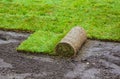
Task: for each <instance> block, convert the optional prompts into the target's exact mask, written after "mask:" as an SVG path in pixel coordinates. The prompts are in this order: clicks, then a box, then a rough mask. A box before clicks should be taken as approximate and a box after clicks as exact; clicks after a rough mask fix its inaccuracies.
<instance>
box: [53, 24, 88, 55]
mask: <svg viewBox="0 0 120 79" xmlns="http://www.w3.org/2000/svg"><path fill="white" fill-rule="evenodd" d="M86 39H87V35H86V32H85V30H84V29H83V28H81V27H79V26H77V27H74V28H72V29H71V30H70V32H68V34H67V35H66V36H65V37H64V38H63V39H62V40H61V41H60V42H59V43H58V44H57V45H56V47H55V52H56V54H57V55H59V56H64V57H73V56H76V54H77V52H78V50H79V49H80V47H81V46H82V45H83V43H84V42H85V41H86Z"/></svg>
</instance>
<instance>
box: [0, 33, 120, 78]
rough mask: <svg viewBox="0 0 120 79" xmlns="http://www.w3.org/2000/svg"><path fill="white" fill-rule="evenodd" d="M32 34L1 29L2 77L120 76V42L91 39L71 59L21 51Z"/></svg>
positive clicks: (0, 67) (0, 58)
mask: <svg viewBox="0 0 120 79" xmlns="http://www.w3.org/2000/svg"><path fill="white" fill-rule="evenodd" d="M28 36H29V34H27V33H15V32H4V31H0V79H120V43H115V42H101V41H92V40H87V42H86V43H85V45H84V46H83V47H82V49H81V50H80V51H79V53H78V55H77V57H75V58H73V59H67V58H59V57H55V56H47V55H41V54H39V55H33V54H30V53H29V54H28V53H20V52H17V51H16V47H17V46H18V45H19V44H20V42H21V41H23V40H24V39H26V38H27V37H28Z"/></svg>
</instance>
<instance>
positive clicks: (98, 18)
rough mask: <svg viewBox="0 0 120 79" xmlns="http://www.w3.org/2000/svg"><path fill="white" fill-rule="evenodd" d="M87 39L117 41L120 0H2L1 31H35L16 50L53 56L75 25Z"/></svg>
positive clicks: (119, 22) (118, 39) (0, 13)
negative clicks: (81, 29) (83, 30)
mask: <svg viewBox="0 0 120 79" xmlns="http://www.w3.org/2000/svg"><path fill="white" fill-rule="evenodd" d="M77 25H79V26H81V27H83V28H84V29H85V30H86V32H87V36H88V38H91V39H99V40H110V41H119V42H120V0H1V1H0V29H6V30H21V31H32V32H34V33H33V34H31V36H30V37H28V39H27V40H25V41H24V42H23V43H21V45H20V46H19V47H18V48H17V50H22V51H28V52H33V53H46V54H55V53H54V48H55V46H56V44H57V43H58V42H59V41H60V40H61V39H62V38H63V37H64V35H65V34H66V33H67V32H68V31H69V30H70V29H71V28H72V27H74V26H77Z"/></svg>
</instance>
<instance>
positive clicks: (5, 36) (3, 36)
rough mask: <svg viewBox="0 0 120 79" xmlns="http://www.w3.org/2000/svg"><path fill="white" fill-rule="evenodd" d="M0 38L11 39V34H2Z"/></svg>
mask: <svg viewBox="0 0 120 79" xmlns="http://www.w3.org/2000/svg"><path fill="white" fill-rule="evenodd" d="M0 39H1V40H4V41H8V40H9V39H10V36H9V35H6V34H0Z"/></svg>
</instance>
